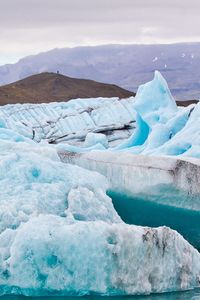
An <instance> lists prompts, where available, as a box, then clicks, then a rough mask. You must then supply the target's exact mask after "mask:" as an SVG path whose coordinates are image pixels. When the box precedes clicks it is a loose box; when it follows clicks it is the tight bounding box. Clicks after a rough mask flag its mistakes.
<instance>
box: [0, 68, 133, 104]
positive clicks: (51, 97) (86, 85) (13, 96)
mask: <svg viewBox="0 0 200 300" xmlns="http://www.w3.org/2000/svg"><path fill="white" fill-rule="evenodd" d="M134 95H135V94H134V93H133V92H130V91H127V90H125V89H123V88H120V87H118V86H117V85H113V84H105V83H100V82H96V81H93V80H87V79H77V78H71V77H67V76H64V75H61V74H55V73H41V74H37V75H32V76H30V77H27V78H25V79H23V80H19V81H17V82H14V83H11V84H8V85H4V86H0V105H5V104H15V103H48V102H54V101H67V100H70V99H76V98H96V97H119V98H127V97H130V96H134Z"/></svg>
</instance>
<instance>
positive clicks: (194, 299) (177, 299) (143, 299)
mask: <svg viewBox="0 0 200 300" xmlns="http://www.w3.org/2000/svg"><path fill="white" fill-rule="evenodd" d="M48 299H50V300H78V299H81V300H82V299H83V300H200V289H197V290H193V291H187V292H179V293H166V294H159V295H150V296H123V297H101V296H89V297H81V298H79V297H37V298H33V297H23V296H3V297H0V300H48Z"/></svg>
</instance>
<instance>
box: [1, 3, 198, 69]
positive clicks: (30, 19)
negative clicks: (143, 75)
mask: <svg viewBox="0 0 200 300" xmlns="http://www.w3.org/2000/svg"><path fill="white" fill-rule="evenodd" d="M184 41H185V42H191V41H200V0H0V64H4V63H9V62H15V61H17V60H18V59H19V58H20V57H23V56H26V55H29V54H35V53H38V52H41V51H46V50H49V49H52V48H59V47H74V46H79V45H98V44H111V43H173V42H184Z"/></svg>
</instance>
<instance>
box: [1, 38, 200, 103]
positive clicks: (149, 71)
mask: <svg viewBox="0 0 200 300" xmlns="http://www.w3.org/2000/svg"><path fill="white" fill-rule="evenodd" d="M57 70H59V71H60V73H62V74H63V75H67V76H71V77H75V78H86V79H92V80H96V81H100V82H106V83H110V84H117V85H119V86H121V87H123V88H125V89H127V90H131V91H136V90H137V88H138V85H140V84H142V83H144V82H147V81H148V80H151V78H152V77H153V72H154V70H159V71H161V73H162V74H163V75H164V77H165V78H166V80H167V82H168V83H169V87H170V89H171V91H172V94H173V95H174V96H175V97H176V99H180V100H184V99H199V98H200V81H199V78H200V43H181V44H171V45H105V46H96V47H77V48H64V49H54V50H51V51H48V52H44V53H40V54H38V55H33V56H29V57H26V58H23V59H21V60H20V61H19V62H18V63H16V64H10V65H4V66H1V67H0V84H1V85H2V84H8V83H11V82H14V81H17V80H20V79H22V78H25V77H27V76H30V75H32V74H37V73H41V72H56V71H57Z"/></svg>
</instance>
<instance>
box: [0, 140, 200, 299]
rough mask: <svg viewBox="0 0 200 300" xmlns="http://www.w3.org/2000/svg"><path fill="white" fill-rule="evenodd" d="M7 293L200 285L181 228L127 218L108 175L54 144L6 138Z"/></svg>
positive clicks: (2, 161) (3, 279)
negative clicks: (72, 161) (72, 160)
mask: <svg viewBox="0 0 200 300" xmlns="http://www.w3.org/2000/svg"><path fill="white" fill-rule="evenodd" d="M0 154H1V156H0V167H1V168H0V170H1V171H0V194H1V197H0V215H1V216H0V293H1V294H2V295H3V294H10V293H13V294H24V295H29V296H33V295H35V296H40V295H52V294H58V295H85V294H93V293H97V294H101V295H120V294H123V295H131V294H146V293H152V292H165V291H174V290H185V289H190V288H194V287H197V286H199V285H200V281H199V280H200V254H199V253H198V251H197V250H195V249H194V248H193V247H192V246H191V245H190V244H189V243H188V242H187V241H185V240H184V239H183V238H182V237H181V236H180V235H179V234H178V233H177V232H175V231H173V230H171V229H169V228H166V227H160V228H157V229H152V228H148V227H139V226H133V225H127V224H125V223H124V222H123V221H122V220H121V218H120V217H119V216H118V214H117V213H116V211H115V209H114V207H113V204H112V201H111V199H110V198H109V197H108V196H107V195H106V190H107V189H108V182H107V180H106V179H105V177H104V176H102V175H100V174H98V173H95V172H91V171H87V170H85V169H82V168H80V167H78V166H73V165H68V164H63V163H61V162H60V161H59V158H58V156H57V154H56V151H55V149H53V148H52V147H50V146H47V145H43V146H42V145H37V144H35V145H32V144H28V143H24V142H18V143H16V142H12V141H3V140H2V141H1V143H0Z"/></svg>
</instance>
